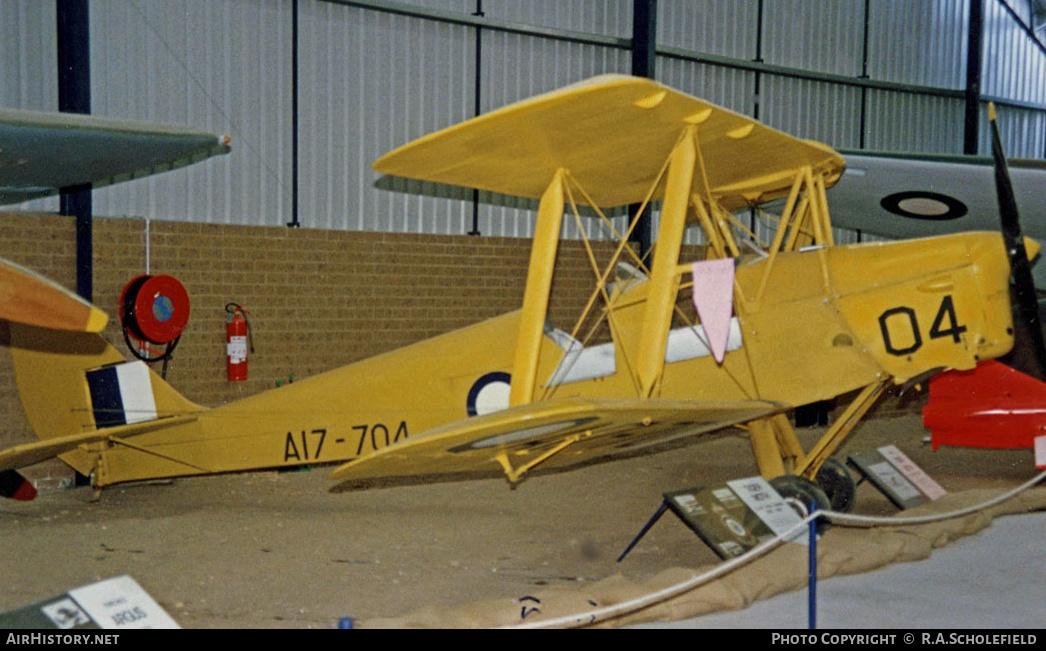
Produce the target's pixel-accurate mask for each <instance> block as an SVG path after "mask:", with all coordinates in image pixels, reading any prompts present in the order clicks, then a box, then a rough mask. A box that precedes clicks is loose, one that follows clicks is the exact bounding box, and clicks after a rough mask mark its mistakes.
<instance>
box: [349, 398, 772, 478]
mask: <svg viewBox="0 0 1046 651" xmlns="http://www.w3.org/2000/svg"><path fill="white" fill-rule="evenodd" d="M783 409H785V405H780V404H777V403H772V402H766V401H746V402H736V403H735V402H703V403H702V402H693V401H688V400H644V399H589V398H562V399H555V400H548V401H542V402H536V403H531V404H528V405H522V406H519V407H513V408H510V409H505V410H503V411H498V412H494V413H491V414H487V415H484V416H476V417H474V418H468V419H466V420H462V421H458V422H455V423H451V424H450V425H446V426H444V427H439V428H436V429H433V430H430V431H428V432H426V433H423V434H422V435H420V436H419V437H417V438H412V439H410V440H407V441H403V442H400V443H396V444H394V445H391V446H389V447H387V448H384V449H382V450H380V451H378V452H376V453H375V454H372V455H369V456H366V457H363V458H360V459H357V460H355V461H350V462H349V463H347V464H345V465H342V466H340V467H338V468H337V469H335V470H334V471H333V472H332V473H331V475H330V479H331V480H332V481H334V482H338V483H343V482H351V484H350V485H343V486H335V487H334V488H333V489H332V490H346V489H350V488H354V487H356V485H357V484H358V483H359V482H362V481H364V480H374V479H380V480H382V481H391V482H393V483H395V482H396V481H397V480H399V481H410V480H411V479H412V478H418V477H423V476H454V477H464V476H482V475H489V474H491V473H496V472H497V471H498V470H501V471H502V472H504V473H505V474H506V475H507V476H508V478H509V480H510V481H512V482H515V481H517V480H518V479H519V478H520V477H521V476H522V475H523V474H524V473H525V472H527V471H529V469H531V468H533V467H536V466H537V465H539V464H540V465H541V467H542V468H547V467H566V466H572V465H576V464H579V463H583V462H589V461H592V460H593V459H596V458H603V457H612V456H615V455H619V454H625V453H628V452H634V451H635V450H637V449H640V448H643V447H646V446H649V445H653V444H656V443H663V442H665V441H669V440H673V439H677V438H683V437H688V436H694V435H697V434H702V433H705V432H710V431H714V430H717V429H721V428H724V427H728V426H730V425H734V424H736V423H741V422H747V421H750V420H753V419H756V418H762V417H764V416H767V415H769V414H773V413H776V412H779V411H782V410H783Z"/></svg>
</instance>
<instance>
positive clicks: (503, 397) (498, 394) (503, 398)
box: [465, 371, 512, 416]
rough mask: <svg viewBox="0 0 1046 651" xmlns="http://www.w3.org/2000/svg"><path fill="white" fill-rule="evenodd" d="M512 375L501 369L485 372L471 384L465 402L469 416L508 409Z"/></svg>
mask: <svg viewBox="0 0 1046 651" xmlns="http://www.w3.org/2000/svg"><path fill="white" fill-rule="evenodd" d="M511 382H512V376H511V375H509V374H508V373H505V372H503V371H494V372H493V373H487V374H486V375H484V376H483V377H481V378H480V379H478V380H476V382H475V383H474V384H473V385H472V388H471V389H469V395H468V398H467V399H466V402H465V407H466V409H468V414H469V416H483V415H485V414H490V413H493V412H495V411H501V410H502V409H508V399H509V391H510V389H511Z"/></svg>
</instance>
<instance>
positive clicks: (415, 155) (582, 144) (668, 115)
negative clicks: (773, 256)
mask: <svg viewBox="0 0 1046 651" xmlns="http://www.w3.org/2000/svg"><path fill="white" fill-rule="evenodd" d="M691 124H693V125H697V130H698V140H699V146H700V153H701V155H702V157H703V159H704V160H705V161H707V165H705V166H704V169H703V170H699V172H700V174H699V175H698V176H697V177H696V178H701V179H707V182H708V187H709V188H710V190H711V194H712V196H713V197H715V198H716V199H718V200H719V201H720V203H722V204H723V206H724V207H726V208H731V209H732V208H735V207H741V206H743V205H746V204H748V203H752V202H758V201H764V200H767V199H771V198H776V197H777V196H780V195H783V194H786V193H787V191H788V189H789V187H790V185H791V182H792V179H793V178H794V177H795V174H796V172H797V171H798V170H799V169H801V168H802V167H804V166H807V165H809V166H810V167H811V168H812V169H813V170H814V171H815V172H817V171H824V172H826V173H827V175H828V179H829V182H832V181H833V180H834V179H835V178H838V176H839V174H840V173H841V172H842V170H843V166H844V161H843V158H842V156H840V155H839V154H838V153H836V152H835V151H834V150H832V149H831V148H829V147H827V146H825V145H822V144H820V143H816V142H812V141H806V140H799V139H797V138H793V137H791V136H788V135H786V134H784V133H781V132H780V131H776V130H774V129H771V128H769V127H767V126H765V125H763V124H760V123H758V122H756V121H754V120H752V119H751V118H749V117H746V116H743V115H740V114H738V113H734V112H732V111H729V110H727V109H724V108H721V107H719V106H716V105H714V104H709V103H708V102H705V101H703V100H700V99H697V98H695V97H691V96H690V95H686V94H684V93H681V92H679V91H677V90H673V89H671V88H668V87H667V86H662V85H661V84H658V83H656V82H654V81H651V80H649V79H642V78H638V77H629V76H626V75H604V76H600V77H594V78H592V79H589V80H587V81H584V82H580V83H578V84H574V85H572V86H567V87H566V88H563V89H560V90H557V91H553V92H551V93H547V94H544V95H539V96H537V97H534V98H531V99H528V100H524V101H522V102H519V103H516V104H512V105H510V106H506V107H504V108H502V109H499V110H497V111H493V112H491V113H488V114H485V115H481V116H479V117H476V118H474V119H472V120H468V121H466V122H462V123H461V124H458V125H455V126H452V127H449V128H447V129H444V130H442V131H438V132H436V133H433V134H430V135H428V136H425V137H423V138H420V139H418V140H416V141H414V142H412V143H410V144H407V145H404V146H403V147H400V148H399V149H396V150H395V151H392V152H390V153H388V154H386V155H385V156H383V157H382V158H380V159H378V160H377V161H376V162H375V163H374V169H376V170H377V171H379V172H381V173H383V174H389V175H393V176H401V177H407V178H413V179H420V180H425V181H434V182H438V183H448V184H451V185H459V186H465V187H470V188H479V189H481V190H490V191H493V192H500V193H504V194H510V195H516V196H521V197H531V198H539V197H540V196H541V194H542V193H543V192H544V191H545V188H547V187H548V184H549V182H550V181H551V180H552V177H553V175H554V174H555V173H556V170H558V169H560V168H563V169H566V170H568V171H569V173H570V175H571V176H572V177H573V178H575V179H576V180H577V181H578V182H579V183H580V185H581V186H582V187H583V188H584V189H585V190H586V191H587V192H588V193H589V195H590V196H591V197H592V201H591V203H594V204H596V205H598V206H602V207H613V206H621V205H625V204H630V203H639V202H641V201H643V200H644V198H645V197H646V196H647V193H648V192H649V191H650V187H651V185H652V184H653V182H654V181H655V179H657V177H658V176H659V174H660V172H661V169H662V167H663V166H664V163H665V160H666V159H667V158H668V155H669V153H670V152H671V151H672V148H673V147H674V146H675V144H676V141H677V140H678V139H679V137H680V135H681V134H682V132H683V130H684V129H685V128H686V127H687V126H688V125H691ZM701 182H702V183H703V181H701ZM654 198H658V197H657V195H656V194H655V195H654ZM575 199H576V200H577V201H578V202H580V203H588V202H587V201H585V199H584V198H583V197H575Z"/></svg>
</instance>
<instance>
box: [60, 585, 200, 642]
mask: <svg viewBox="0 0 1046 651" xmlns="http://www.w3.org/2000/svg"><path fill="white" fill-rule="evenodd" d="M69 596H70V597H71V598H72V599H73V600H75V601H76V603H77V604H78V605H79V606H80V608H81V609H82V610H83V611H84V612H85V613H87V615H88V616H90V618H91V619H92V620H94V622H95V623H96V624H98V626H99V627H101V628H103V629H121V628H122V629H131V628H181V627H180V626H178V623H177V622H175V621H174V620H173V619H171V616H170V615H168V614H167V612H166V611H165V610H164V609H163V608H161V607H160V604H158V603H156V601H154V600H153V598H152V597H150V596H149V593H147V592H146V591H145V590H143V589H142V587H141V586H140V585H138V582H137V581H135V580H134V579H132V578H131V577H129V576H118V577H116V578H113V579H107V580H105V581H99V582H98V583H92V584H91V585H87V586H84V587H82V588H76V589H75V590H70V591H69Z"/></svg>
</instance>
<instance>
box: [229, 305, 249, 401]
mask: <svg viewBox="0 0 1046 651" xmlns="http://www.w3.org/2000/svg"><path fill="white" fill-rule="evenodd" d="M248 350H250V352H252V353H253V352H254V338H253V337H252V336H251V324H250V323H249V322H248V321H247V312H246V311H245V310H244V309H243V308H242V307H240V306H239V305H237V304H236V303H226V305H225V356H226V357H225V366H226V371H227V372H228V376H229V381H230V382H242V381H244V380H246V379H247V351H248Z"/></svg>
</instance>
